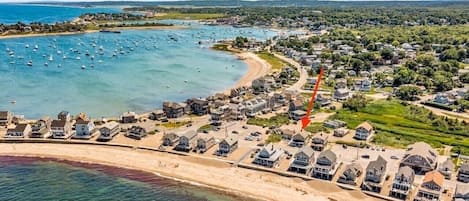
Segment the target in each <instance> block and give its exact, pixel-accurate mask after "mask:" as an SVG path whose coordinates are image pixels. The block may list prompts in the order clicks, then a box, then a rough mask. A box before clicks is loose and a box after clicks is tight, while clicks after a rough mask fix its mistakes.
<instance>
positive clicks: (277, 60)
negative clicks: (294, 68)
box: [257, 51, 288, 71]
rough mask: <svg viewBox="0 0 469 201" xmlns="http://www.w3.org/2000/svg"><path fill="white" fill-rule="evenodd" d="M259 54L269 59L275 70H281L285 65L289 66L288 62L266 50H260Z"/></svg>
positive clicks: (262, 57)
mask: <svg viewBox="0 0 469 201" xmlns="http://www.w3.org/2000/svg"><path fill="white" fill-rule="evenodd" d="M257 56H259V57H260V58H261V59H264V60H265V61H267V62H268V63H269V64H270V65H271V66H272V70H274V71H280V70H282V68H283V67H285V66H288V63H287V62H285V61H283V60H281V59H280V58H278V57H276V56H275V55H274V54H271V53H269V52H266V51H262V52H258V53H257Z"/></svg>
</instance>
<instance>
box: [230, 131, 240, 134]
mask: <svg viewBox="0 0 469 201" xmlns="http://www.w3.org/2000/svg"><path fill="white" fill-rule="evenodd" d="M231 133H233V134H239V132H238V131H231Z"/></svg>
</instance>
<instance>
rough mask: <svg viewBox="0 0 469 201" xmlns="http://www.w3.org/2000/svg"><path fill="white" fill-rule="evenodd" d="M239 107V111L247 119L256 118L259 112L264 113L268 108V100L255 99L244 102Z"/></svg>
mask: <svg viewBox="0 0 469 201" xmlns="http://www.w3.org/2000/svg"><path fill="white" fill-rule="evenodd" d="M239 106H240V107H239V109H240V110H241V111H242V112H243V113H244V114H245V115H246V116H247V117H255V116H256V115H257V114H258V113H259V112H262V111H263V110H264V109H266V108H267V106H268V103H267V101H266V100H264V99H262V98H254V99H251V100H247V101H244V102H242V103H241V104H240V105H239Z"/></svg>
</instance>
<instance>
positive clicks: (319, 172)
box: [313, 150, 337, 180]
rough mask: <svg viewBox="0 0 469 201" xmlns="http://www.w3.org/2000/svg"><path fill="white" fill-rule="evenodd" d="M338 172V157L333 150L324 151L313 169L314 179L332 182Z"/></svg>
mask: <svg viewBox="0 0 469 201" xmlns="http://www.w3.org/2000/svg"><path fill="white" fill-rule="evenodd" d="M336 171H337V156H336V155H335V153H334V152H332V151H331V150H326V151H323V152H321V153H320V154H319V156H318V158H317V159H316V163H315V164H314V167H313V177H315V178H319V179H324V180H331V179H332V177H333V176H334V174H335V172H336Z"/></svg>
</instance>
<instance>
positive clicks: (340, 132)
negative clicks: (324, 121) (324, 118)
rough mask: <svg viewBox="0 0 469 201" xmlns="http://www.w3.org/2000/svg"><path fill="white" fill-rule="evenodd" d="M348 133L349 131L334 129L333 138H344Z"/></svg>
mask: <svg viewBox="0 0 469 201" xmlns="http://www.w3.org/2000/svg"><path fill="white" fill-rule="evenodd" d="M348 133H349V130H348V129H346V128H336V129H334V136H335V137H344V136H346V135H347V134H348Z"/></svg>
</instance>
